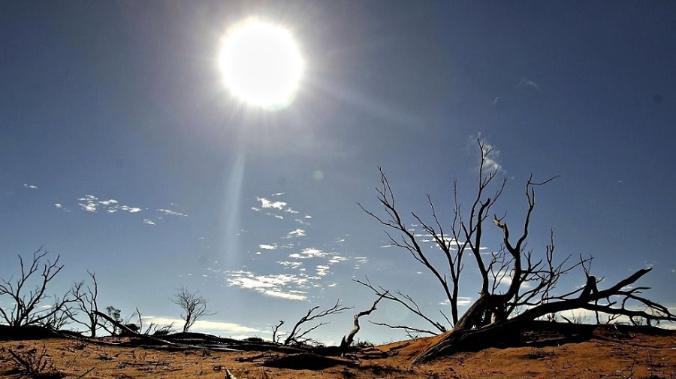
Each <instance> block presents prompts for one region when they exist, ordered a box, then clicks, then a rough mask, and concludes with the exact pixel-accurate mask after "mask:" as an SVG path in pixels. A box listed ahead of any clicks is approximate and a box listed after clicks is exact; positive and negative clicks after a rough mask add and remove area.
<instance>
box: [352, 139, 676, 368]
mask: <svg viewBox="0 0 676 379" xmlns="http://www.w3.org/2000/svg"><path fill="white" fill-rule="evenodd" d="M478 145H479V151H480V158H481V159H480V164H479V169H478V171H479V175H478V183H477V186H476V188H477V191H476V193H475V195H474V196H473V197H472V199H473V201H472V203H471V205H470V206H469V208H467V209H463V208H462V207H461V205H460V202H459V201H458V195H457V186H455V187H454V191H453V202H452V204H453V206H452V209H451V219H450V221H448V222H446V221H444V222H442V221H441V220H440V217H439V215H438V213H437V210H436V207H435V206H434V203H433V202H432V200H431V197H430V196H429V195H428V196H427V202H428V205H429V208H430V214H431V221H426V220H424V219H423V217H420V216H419V215H418V214H417V213H415V212H411V213H410V215H411V217H412V220H410V221H407V220H405V216H404V214H402V213H401V212H400V210H399V208H398V207H397V204H396V203H395V197H394V194H393V192H392V188H391V187H390V183H389V181H388V179H387V177H386V176H385V174H384V173H383V171H382V170H381V171H380V187H379V188H378V189H377V191H378V201H379V203H380V204H381V205H382V206H383V208H384V210H385V215H384V216H380V215H377V214H375V213H373V212H371V211H369V210H367V209H366V208H364V207H363V206H362V209H363V210H364V211H365V212H366V213H367V214H368V215H370V216H372V217H373V218H375V219H376V220H377V221H378V222H380V223H381V224H382V225H384V226H385V227H386V229H388V230H389V231H392V232H393V233H390V232H388V233H387V236H388V238H389V240H390V243H391V245H393V246H395V247H399V248H401V249H403V250H404V251H405V252H407V253H408V254H409V255H410V256H411V257H412V258H413V259H414V260H415V261H416V262H417V263H418V264H420V265H421V266H422V267H423V268H424V269H425V270H426V272H427V273H428V274H429V275H430V277H431V278H433V279H434V281H435V282H436V283H437V284H438V285H439V288H440V290H441V292H442V293H443V294H444V296H445V297H446V299H447V301H448V304H449V308H450V309H449V310H450V318H449V317H447V316H446V315H445V314H443V312H442V314H443V315H444V316H443V317H444V319H445V320H446V322H447V323H448V325H449V326H450V328H451V331H450V332H449V333H445V335H444V337H443V338H441V339H439V340H438V342H437V343H436V344H434V345H433V346H431V347H430V348H429V349H427V350H426V351H425V352H423V353H422V354H421V355H420V356H418V357H417V358H416V361H417V362H423V361H426V360H429V359H432V358H434V357H436V356H438V355H441V354H449V353H452V352H454V351H457V350H458V349H462V348H466V347H468V346H471V347H472V348H477V347H479V346H490V345H492V344H495V343H497V342H502V343H504V342H505V340H506V339H508V338H509V337H510V336H513V335H514V334H513V333H514V331H518V330H520V329H521V328H523V327H527V326H528V325H529V324H530V323H531V322H532V321H533V320H535V319H540V318H545V317H546V316H547V315H551V314H556V313H560V312H564V311H569V310H573V309H585V310H590V311H594V312H599V313H605V314H608V315H611V316H612V317H616V315H622V316H623V317H625V318H627V319H628V320H630V321H631V322H634V323H639V322H640V321H639V320H641V319H643V320H645V321H646V322H647V323H648V324H650V322H651V321H658V322H659V321H676V316H675V315H674V314H672V313H671V312H670V311H669V309H668V308H667V307H665V306H663V305H661V304H658V303H656V302H654V301H651V300H649V299H647V298H645V297H643V296H640V294H641V293H642V291H643V290H645V289H647V287H631V285H632V284H633V283H634V282H636V281H637V280H638V279H640V278H641V277H642V276H644V275H645V274H647V273H648V272H649V271H650V270H651V269H650V268H645V269H640V270H638V271H636V272H635V273H633V274H632V275H630V276H628V277H626V278H625V279H623V280H620V281H619V282H617V283H615V284H613V285H611V286H609V287H607V288H605V289H599V288H598V284H599V283H600V282H601V280H600V279H599V278H597V277H596V276H593V275H592V274H591V272H590V271H591V267H590V266H591V261H592V258H591V257H590V258H583V257H580V258H579V260H571V259H570V256H569V257H568V258H565V259H563V260H562V261H559V262H556V261H555V259H554V252H555V245H554V235H553V233H551V234H550V241H549V244H548V245H547V246H546V247H545V249H544V250H545V251H544V252H543V253H542V254H541V255H540V256H537V255H535V254H533V252H532V250H529V249H527V248H526V241H527V239H528V236H529V231H530V224H531V219H532V215H533V210H534V208H535V189H536V188H537V187H540V186H542V185H544V184H546V183H548V182H550V181H551V180H552V179H553V178H551V179H547V180H543V181H539V182H538V181H535V180H533V178H532V176H531V177H530V178H529V179H528V181H527V182H526V185H525V198H526V211H525V216H524V218H523V220H522V221H521V228H520V231H518V232H517V233H514V228H512V227H511V224H508V223H507V221H506V220H505V217H504V216H502V217H498V216H497V215H493V217H492V221H493V224H494V225H495V227H496V229H494V230H496V231H497V232H498V234H499V240H501V244H500V246H499V247H498V248H497V249H495V251H493V252H490V250H486V251H484V249H485V247H484V234H485V232H486V229H485V228H484V227H485V226H486V225H485V224H486V223H487V220H488V219H489V214H490V212H491V210H492V208H493V206H494V205H495V204H496V202H497V201H498V199H499V198H500V196H501V194H502V192H503V189H504V188H505V184H506V179H505V178H503V179H502V180H498V178H499V177H500V171H499V169H498V167H497V166H496V165H495V164H494V161H493V160H492V158H491V155H492V153H493V148H492V147H491V146H490V145H488V144H486V143H484V142H483V141H481V140H479V141H478ZM496 180H497V181H496ZM491 188H492V190H491ZM489 192H490V193H489ZM412 223H415V224H416V225H417V226H419V228H421V230H420V231H419V232H418V231H415V230H413V229H412V228H411V224H412ZM421 232H422V233H421ZM421 235H424V239H428V240H432V241H433V243H434V245H436V246H435V248H433V249H429V248H427V247H426V245H425V242H426V241H422V238H421V237H420V236H421ZM515 235H516V236H515ZM467 257H469V258H467ZM465 258H467V259H471V260H473V263H474V264H473V265H472V266H471V267H472V268H474V269H476V271H477V272H478V274H479V278H480V281H479V286H478V287H479V288H478V290H479V291H478V293H479V296H478V298H477V299H476V300H474V302H473V303H472V304H471V305H469V307H468V308H467V309H466V311H465V312H464V313H463V314H461V313H460V312H459V309H458V304H459V299H460V296H459V289H460V284H461V274H462V269H463V267H465V263H466V262H464V261H463V259H465ZM577 268H579V269H581V271H583V273H584V275H585V283H583V284H582V285H581V286H580V287H578V288H577V289H573V290H571V291H568V292H564V293H562V294H555V293H554V292H555V289H556V287H557V285H558V284H559V281H560V279H561V277H562V276H564V275H565V274H567V273H570V272H571V271H573V270H574V269H577ZM360 283H361V284H363V285H365V286H366V287H368V288H370V289H371V290H373V291H374V292H375V293H376V294H378V295H381V296H383V297H384V298H386V299H389V300H393V301H396V302H397V303H399V304H401V305H403V306H404V307H405V308H407V309H408V310H410V311H412V312H413V313H414V314H416V315H417V316H419V317H420V318H421V319H423V320H424V321H425V322H427V323H429V324H430V325H432V326H433V328H434V329H435V330H434V331H429V332H430V333H432V334H437V333H444V332H445V331H446V327H445V326H444V325H443V323H442V322H438V321H434V320H433V318H432V317H430V316H429V315H426V314H424V313H423V312H422V310H421V309H420V307H418V305H417V304H416V302H415V301H413V298H412V297H410V296H407V295H404V294H402V293H399V292H395V293H392V292H389V293H387V291H386V290H385V289H383V288H382V287H376V286H374V285H371V284H370V282H368V281H360ZM395 327H397V328H402V329H405V330H409V331H411V330H413V331H415V328H412V327H410V326H395Z"/></svg>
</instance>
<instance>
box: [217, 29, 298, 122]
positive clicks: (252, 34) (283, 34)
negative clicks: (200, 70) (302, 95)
mask: <svg viewBox="0 0 676 379" xmlns="http://www.w3.org/2000/svg"><path fill="white" fill-rule="evenodd" d="M218 64H219V68H220V70H221V74H222V76H223V82H224V83H225V86H226V88H227V89H228V91H230V93H231V94H232V95H233V96H234V97H236V98H238V99H240V100H242V101H243V102H245V103H246V104H248V105H252V106H255V107H259V108H263V109H266V110H277V109H281V108H285V107H287V106H288V105H289V104H291V102H292V101H293V99H294V97H295V95H296V92H297V91H298V88H299V86H300V82H301V79H302V77H303V72H304V71H305V61H304V60H303V57H302V55H301V52H300V49H299V47H298V44H297V43H296V41H295V39H294V38H293V35H292V34H291V33H290V32H289V31H288V30H287V29H286V28H284V27H282V26H280V25H277V24H275V23H272V22H268V21H264V20H261V19H259V18H249V19H246V20H244V21H241V22H239V23H237V24H235V25H233V26H232V27H231V28H230V29H229V30H228V31H227V33H226V34H225V37H224V38H223V44H222V46H221V51H220V55H219V60H218Z"/></svg>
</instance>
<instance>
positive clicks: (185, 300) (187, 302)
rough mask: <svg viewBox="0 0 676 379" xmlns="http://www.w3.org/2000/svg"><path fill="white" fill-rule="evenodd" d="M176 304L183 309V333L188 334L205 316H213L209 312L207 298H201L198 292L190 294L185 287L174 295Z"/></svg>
mask: <svg viewBox="0 0 676 379" xmlns="http://www.w3.org/2000/svg"><path fill="white" fill-rule="evenodd" d="M173 301H174V304H176V305H178V306H179V307H181V309H183V312H185V313H183V314H182V315H181V319H183V320H184V321H185V323H184V324H183V332H184V333H185V332H187V331H188V330H189V329H190V328H191V327H192V326H193V325H194V324H195V322H196V321H197V320H199V319H200V318H202V317H204V316H208V315H211V314H212V313H210V312H208V311H207V301H206V299H205V298H203V297H201V296H199V295H198V294H197V293H196V292H190V290H188V289H187V288H185V287H183V288H180V289H179V290H178V292H177V293H176V295H174V300H173Z"/></svg>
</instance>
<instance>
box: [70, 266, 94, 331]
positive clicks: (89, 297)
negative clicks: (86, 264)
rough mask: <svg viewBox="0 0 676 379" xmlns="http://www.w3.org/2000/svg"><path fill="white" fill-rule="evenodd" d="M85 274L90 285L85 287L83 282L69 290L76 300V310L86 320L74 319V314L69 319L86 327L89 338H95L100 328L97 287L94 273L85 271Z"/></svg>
mask: <svg viewBox="0 0 676 379" xmlns="http://www.w3.org/2000/svg"><path fill="white" fill-rule="evenodd" d="M87 274H89V279H90V283H89V284H88V285H87V286H86V287H85V284H84V282H77V283H75V284H73V288H72V289H71V292H72V293H73V295H74V297H75V300H76V307H77V309H78V310H79V311H80V312H82V313H84V316H85V317H86V318H87V320H86V321H81V320H80V319H78V318H77V317H75V314H74V313H72V314H71V315H70V318H71V320H73V321H74V322H75V323H77V324H80V325H82V326H84V327H86V328H87V329H88V330H89V333H90V335H91V337H96V331H97V330H98V329H99V328H100V326H99V316H98V311H99V305H98V296H99V285H98V282H97V281H96V274H95V273H93V272H89V271H87Z"/></svg>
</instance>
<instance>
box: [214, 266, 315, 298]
mask: <svg viewBox="0 0 676 379" xmlns="http://www.w3.org/2000/svg"><path fill="white" fill-rule="evenodd" d="M308 280H309V279H308V278H307V276H305V275H294V274H269V275H256V274H254V273H253V272H251V271H245V270H238V271H230V272H228V278H227V283H228V285H229V286H234V287H239V288H242V289H249V290H253V291H256V292H258V293H260V294H263V295H266V296H271V297H277V298H281V299H287V300H305V299H307V292H306V291H303V290H301V289H300V288H305V287H307V284H308Z"/></svg>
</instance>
